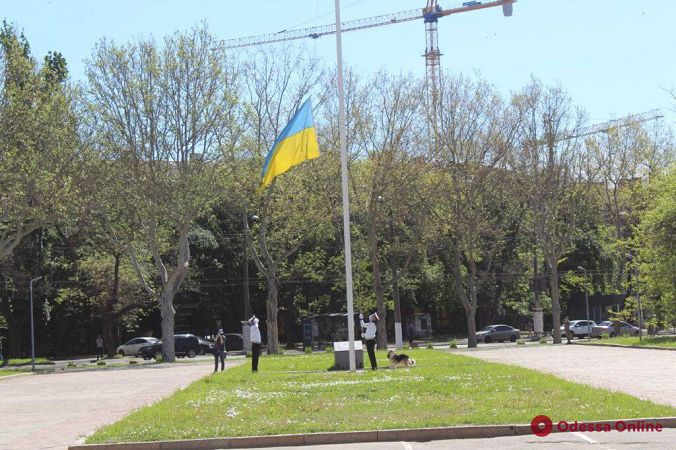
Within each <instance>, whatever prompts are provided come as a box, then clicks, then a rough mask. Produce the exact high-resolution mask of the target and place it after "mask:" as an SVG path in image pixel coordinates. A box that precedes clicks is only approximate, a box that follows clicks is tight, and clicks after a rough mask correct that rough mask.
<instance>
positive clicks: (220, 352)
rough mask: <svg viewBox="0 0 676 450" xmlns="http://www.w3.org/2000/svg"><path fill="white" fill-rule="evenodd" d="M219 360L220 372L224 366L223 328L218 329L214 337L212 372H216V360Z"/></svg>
mask: <svg viewBox="0 0 676 450" xmlns="http://www.w3.org/2000/svg"><path fill="white" fill-rule="evenodd" d="M219 359H220V360H221V372H222V371H223V370H224V368H225V336H224V335H223V330H222V329H219V330H218V333H216V338H215V339H214V373H216V372H218V360H219Z"/></svg>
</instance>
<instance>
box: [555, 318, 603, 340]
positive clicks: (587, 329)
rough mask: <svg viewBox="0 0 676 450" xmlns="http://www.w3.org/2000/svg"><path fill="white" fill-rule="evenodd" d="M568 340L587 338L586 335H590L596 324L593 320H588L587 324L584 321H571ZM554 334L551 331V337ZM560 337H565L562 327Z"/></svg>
mask: <svg viewBox="0 0 676 450" xmlns="http://www.w3.org/2000/svg"><path fill="white" fill-rule="evenodd" d="M569 325H570V338H571V339H572V338H575V337H576V338H578V339H579V338H582V337H587V336H588V335H590V334H592V332H593V330H594V327H595V326H596V322H594V321H593V320H590V321H589V322H587V321H586V320H571V321H570V324H569ZM553 334H554V330H552V335H553ZM561 337H562V338H565V337H566V327H565V326H564V325H561Z"/></svg>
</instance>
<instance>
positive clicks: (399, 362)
mask: <svg viewBox="0 0 676 450" xmlns="http://www.w3.org/2000/svg"><path fill="white" fill-rule="evenodd" d="M387 359H388V360H389V361H390V369H396V368H397V367H413V366H415V359H413V358H410V357H409V356H408V355H404V354H403V353H402V354H401V355H397V354H396V353H394V351H392V350H390V351H389V352H387Z"/></svg>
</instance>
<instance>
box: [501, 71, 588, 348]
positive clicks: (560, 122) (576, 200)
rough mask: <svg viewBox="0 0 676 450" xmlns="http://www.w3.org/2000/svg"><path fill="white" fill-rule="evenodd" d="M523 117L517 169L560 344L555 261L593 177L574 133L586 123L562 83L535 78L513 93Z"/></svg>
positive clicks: (566, 246)
mask: <svg viewBox="0 0 676 450" xmlns="http://www.w3.org/2000/svg"><path fill="white" fill-rule="evenodd" d="M514 104H515V105H516V108H517V109H518V110H519V111H520V115H521V116H522V117H523V121H522V123H521V127H520V146H519V153H518V154H517V155H516V158H515V160H514V161H515V170H516V171H518V173H519V177H518V181H519V184H520V187H521V189H522V194H523V196H524V197H523V198H524V201H525V203H526V204H527V205H528V207H529V210H530V213H529V216H530V217H529V225H530V228H531V230H532V232H533V234H534V235H535V237H536V240H537V244H538V246H539V247H540V248H541V249H542V252H543V254H544V259H545V263H546V267H547V269H548V271H549V288H550V293H551V300H552V320H553V326H554V343H557V344H558V343H561V331H560V327H561V305H560V291H559V282H560V280H559V272H558V264H559V260H560V259H561V257H562V256H563V255H564V254H565V252H566V251H567V250H568V249H569V248H570V245H571V240H572V237H573V236H574V233H575V232H576V229H577V228H576V225H577V223H578V222H579V217H580V214H581V212H582V210H583V207H585V206H586V202H587V201H588V200H589V198H590V197H589V195H590V193H591V189H590V185H589V183H590V181H591V180H592V179H593V177H594V173H593V169H591V166H590V165H589V159H588V157H587V156H588V155H587V153H586V151H585V148H584V146H583V145H582V144H581V142H580V140H579V139H577V138H570V136H574V135H576V133H575V131H576V130H578V129H579V128H580V127H581V126H582V124H583V122H584V114H583V112H582V111H581V110H580V109H578V108H575V107H574V106H573V105H572V103H571V100H570V98H569V97H568V96H567V95H566V93H565V92H564V91H563V89H562V88H560V87H548V88H547V87H544V86H543V85H542V84H541V83H540V82H538V81H535V80H534V81H533V82H532V83H531V84H530V85H528V86H527V87H526V88H524V89H523V91H521V92H520V93H519V94H517V95H516V96H515V97H514Z"/></svg>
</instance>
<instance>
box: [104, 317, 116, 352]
mask: <svg viewBox="0 0 676 450" xmlns="http://www.w3.org/2000/svg"><path fill="white" fill-rule="evenodd" d="M101 318H102V319H103V344H104V345H105V347H106V355H108V357H109V358H112V357H113V356H115V350H116V349H117V345H116V339H115V329H116V328H117V323H116V322H117V321H116V320H115V315H114V314H112V311H108V312H106V313H104V314H103V315H102V316H101Z"/></svg>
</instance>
